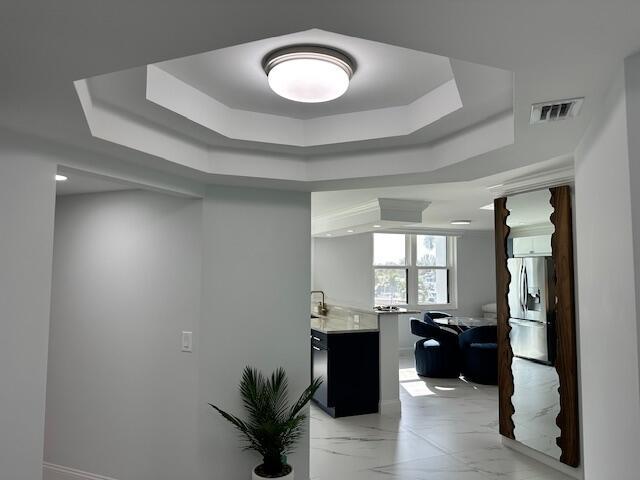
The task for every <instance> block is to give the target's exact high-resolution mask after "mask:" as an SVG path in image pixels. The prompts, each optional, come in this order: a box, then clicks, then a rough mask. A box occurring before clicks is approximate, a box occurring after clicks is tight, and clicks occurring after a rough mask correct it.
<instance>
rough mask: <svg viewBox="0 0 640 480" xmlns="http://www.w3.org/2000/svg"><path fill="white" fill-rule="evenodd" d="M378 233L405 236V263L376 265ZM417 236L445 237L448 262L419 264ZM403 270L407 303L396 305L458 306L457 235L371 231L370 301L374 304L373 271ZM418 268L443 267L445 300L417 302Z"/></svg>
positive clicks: (444, 307) (449, 308) (445, 307)
mask: <svg viewBox="0 0 640 480" xmlns="http://www.w3.org/2000/svg"><path fill="white" fill-rule="evenodd" d="M377 233H387V234H389V233H392V234H394V235H404V238H405V265H375V264H374V260H375V235H376V234H377ZM418 235H432V236H438V237H446V239H447V240H446V245H447V264H446V266H438V267H432V266H418V265H417V256H418V248H417V246H418ZM385 268H387V269H389V268H390V269H395V270H397V269H405V271H406V276H407V299H406V303H397V304H395V305H396V306H398V307H405V308H408V309H415V310H424V309H426V308H429V309H442V310H455V309H456V308H458V301H457V300H458V278H457V277H458V276H457V270H458V268H457V237H456V236H453V235H447V234H443V233H430V232H412V233H407V232H389V231H381V232H372V234H371V278H372V293H373V301H374V303H375V278H376V277H375V271H376V270H380V269H385ZM420 270H446V271H447V292H448V302H447V303H418V272H419V271H420Z"/></svg>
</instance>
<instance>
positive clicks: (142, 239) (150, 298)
mask: <svg viewBox="0 0 640 480" xmlns="http://www.w3.org/2000/svg"><path fill="white" fill-rule="evenodd" d="M201 209H202V202H201V201H199V200H188V199H184V198H179V197H172V196H168V195H162V194H156V193H150V192H143V191H126V192H114V193H102V194H89V195H71V196H65V197H59V198H58V205H57V208H56V223H55V242H54V264H53V293H52V302H51V334H50V349H49V378H48V386H47V416H46V444H45V460H46V461H48V462H51V463H54V464H57V465H62V466H66V467H72V468H77V469H79V470H83V471H87V472H92V473H97V474H102V475H108V476H110V477H114V478H117V479H123V480H124V479H129V478H131V479H152V478H153V479H162V478H166V479H169V478H185V479H191V478H198V477H197V475H196V471H197V462H196V461H195V460H196V450H197V449H196V441H195V432H196V430H197V418H196V415H195V411H194V409H195V406H196V402H197V392H198V378H197V360H198V356H197V355H191V354H187V353H181V352H180V333H181V332H182V331H183V330H187V331H194V332H195V335H196V338H197V331H198V324H199V319H200V298H201V295H200V283H201V263H202V245H201V243H202V239H201V215H202V212H201Z"/></svg>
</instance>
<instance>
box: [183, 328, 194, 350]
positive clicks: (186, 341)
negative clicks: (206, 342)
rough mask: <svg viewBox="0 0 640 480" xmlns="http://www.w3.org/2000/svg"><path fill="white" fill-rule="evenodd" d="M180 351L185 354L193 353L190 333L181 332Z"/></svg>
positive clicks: (191, 334)
mask: <svg viewBox="0 0 640 480" xmlns="http://www.w3.org/2000/svg"><path fill="white" fill-rule="evenodd" d="M182 351H183V352H187V353H191V352H193V333H192V332H182Z"/></svg>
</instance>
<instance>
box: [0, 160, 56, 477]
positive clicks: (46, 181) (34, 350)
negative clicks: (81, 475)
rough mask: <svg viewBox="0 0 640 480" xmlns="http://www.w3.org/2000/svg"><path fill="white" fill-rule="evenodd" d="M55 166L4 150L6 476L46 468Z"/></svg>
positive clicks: (0, 227) (1, 393)
mask: <svg viewBox="0 0 640 480" xmlns="http://www.w3.org/2000/svg"><path fill="white" fill-rule="evenodd" d="M54 176H55V165H53V164H50V163H47V162H44V161H40V160H38V159H35V158H34V157H33V156H32V155H29V154H24V153H23V152H19V151H11V150H8V149H6V148H4V150H3V152H2V154H0V324H1V325H2V334H1V335H0V385H1V387H0V478H1V479H2V480H35V479H37V478H40V477H41V475H42V473H41V472H42V442H43V436H44V409H45V387H46V372H47V345H48V339H49V338H48V334H49V301H50V291H51V252H52V246H53V214H54V204H55V180H54Z"/></svg>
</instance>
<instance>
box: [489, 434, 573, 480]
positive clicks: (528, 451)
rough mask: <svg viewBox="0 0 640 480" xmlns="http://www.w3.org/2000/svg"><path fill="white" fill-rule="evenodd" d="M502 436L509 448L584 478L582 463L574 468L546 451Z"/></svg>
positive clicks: (503, 441) (567, 473) (571, 475)
mask: <svg viewBox="0 0 640 480" xmlns="http://www.w3.org/2000/svg"><path fill="white" fill-rule="evenodd" d="M500 438H501V440H502V445H504V446H505V447H507V448H510V449H511V450H515V451H516V452H518V453H521V454H523V455H526V456H527V457H531V458H533V459H534V460H537V461H539V462H540V463H544V464H545V465H546V466H548V467H551V468H553V469H555V470H558V471H559V472H562V473H564V474H565V475H568V476H570V477H573V478H575V479H576V480H582V479H583V478H584V473H583V470H582V465H580V466H579V467H578V468H573V467H570V466H568V465H565V464H564V463H560V462H559V461H558V460H556V459H555V458H551V457H549V456H547V455H545V454H544V453H541V452H538V451H537V450H534V449H533V448H530V447H527V446H526V445H524V444H522V443H520V442H518V441H516V440H512V439H510V438H507V437H502V436H501V437H500Z"/></svg>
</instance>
